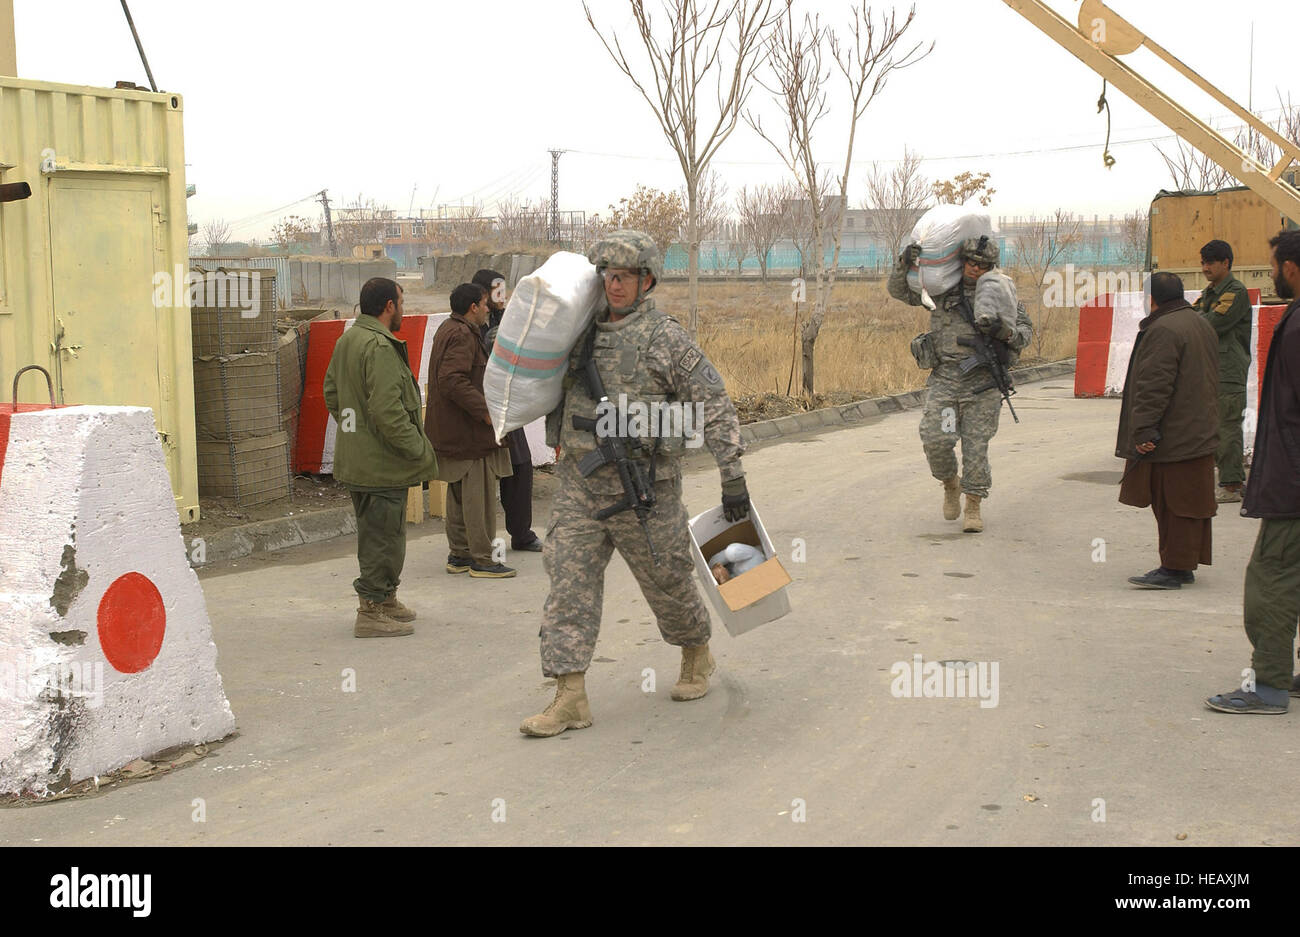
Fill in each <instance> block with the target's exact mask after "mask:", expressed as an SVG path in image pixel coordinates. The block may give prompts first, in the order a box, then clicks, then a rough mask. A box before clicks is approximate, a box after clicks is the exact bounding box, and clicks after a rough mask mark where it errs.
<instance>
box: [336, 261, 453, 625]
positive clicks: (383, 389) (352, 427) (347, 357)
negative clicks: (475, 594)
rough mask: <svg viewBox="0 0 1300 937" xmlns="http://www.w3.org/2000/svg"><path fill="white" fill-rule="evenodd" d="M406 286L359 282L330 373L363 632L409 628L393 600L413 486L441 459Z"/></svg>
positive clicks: (410, 615) (408, 618) (410, 616)
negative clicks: (410, 332) (412, 352)
mask: <svg viewBox="0 0 1300 937" xmlns="http://www.w3.org/2000/svg"><path fill="white" fill-rule="evenodd" d="M402 301H403V300H402V288H401V287H400V286H398V285H397V283H395V282H394V281H393V280H389V279H386V278H384V277H375V278H374V279H371V280H367V281H366V284H365V285H364V286H363V287H361V315H359V316H358V317H357V319H356V321H355V322H354V323H353V325H352V327H351V328H350V329H348V330H347V331H345V332H344V333H343V337H342V338H340V339H339V340H338V344H336V345H335V346H334V355H333V357H331V358H330V363H329V368H328V369H327V370H326V371H325V406H326V407H328V408H329V412H330V415H331V416H333V417H334V419H335V420H336V421H337V422H338V434H337V436H336V437H335V442H334V478H335V480H336V481H337V482H339V484H341V485H343V486H344V487H345V488H347V489H348V490H349V491H351V492H352V506H353V507H354V508H355V509H356V512H357V564H358V566H360V568H361V575H360V576H359V577H358V578H357V579H356V581H355V582H353V583H352V585H353V587H354V588H355V589H356V590H357V595H358V597H359V598H360V601H361V607H360V608H359V609H358V610H357V621H356V626H355V628H354V632H353V633H354V634H355V635H356V636H357V637H358V638H379V637H392V636H396V635H404V634H411V633H412V632H413V631H414V630H415V629H414V628H413V627H412V626H411V624H410V622H412V621H414V620H415V612H413V611H411V610H410V609H409V608H407V607H406V606H405V605H403V604H402V603H401V602H399V601H398V600H397V585H398V583H399V582H400V580H401V577H402V566H403V565H404V564H405V562H406V496H407V489H409V488H410V487H412V486H413V485H419V484H422V483H423V482H425V481H428V480H429V479H430V478H433V477H434V475H435V474H436V473H437V470H438V465H437V461H436V459H435V457H434V454H433V446H432V445H430V444H429V439H428V437H426V436H425V435H424V429H423V428H422V427H421V425H420V388H419V385H418V384H417V383H416V381H415V375H414V374H412V373H411V366H410V359H409V358H408V357H407V350H406V342H404V341H402V340H401V339H400V338H397V337H396V336H395V335H393V333H394V332H396V331H397V330H398V329H400V328H401V326H402Z"/></svg>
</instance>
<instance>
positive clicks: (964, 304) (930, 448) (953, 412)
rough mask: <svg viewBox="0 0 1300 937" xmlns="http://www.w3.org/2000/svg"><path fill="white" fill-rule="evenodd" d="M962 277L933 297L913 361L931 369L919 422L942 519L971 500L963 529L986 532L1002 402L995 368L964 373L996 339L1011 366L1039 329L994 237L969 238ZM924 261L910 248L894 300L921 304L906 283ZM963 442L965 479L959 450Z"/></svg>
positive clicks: (892, 286)
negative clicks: (985, 506)
mask: <svg viewBox="0 0 1300 937" xmlns="http://www.w3.org/2000/svg"><path fill="white" fill-rule="evenodd" d="M960 256H961V260H962V277H961V280H960V281H958V283H957V284H956V285H955V286H953V287H952V288H951V289H949V290H948V291H947V292H945V293H942V294H940V295H939V296H936V297H934V298H933V302H934V308H933V309H932V310H931V312H930V330H929V331H928V332H926V333H924V334H922V335H918V336H917V337H916V338H915V339H914V340H913V342H912V354H913V356H914V357H915V358H916V363H917V365H918V366H919V367H921V368H927V369H930V377H929V379H928V380H927V381H926V394H925V411H924V413H923V415H922V417H921V444H922V446H923V447H924V449H925V457H926V460H927V461H928V462H929V464H930V473H931V474H932V475H934V477H935V478H937V479H938V480H939V481H941V482H942V483H943V516H944V519H945V520H950V521H952V520H956V519H957V517H958V515H960V514H962V510H961V502H960V497H961V494H962V493H963V492H964V493H965V495H966V510H965V515H964V517H963V522H962V529H963V530H964V531H965V532H967V533H979V532H980V531H982V530H983V529H984V520H983V517H982V516H981V513H980V503H981V502H982V501H983V500H984V499H985V498H987V497H988V496H989V489H990V488H991V487H992V484H993V473H992V470H991V468H990V467H989V458H988V447H989V440H991V439H992V438H993V435H994V434H995V433H996V432H997V431H998V417H999V415H1000V414H1001V411H1002V395H1001V392H1000V391H999V390H998V389H997V387H996V384H995V381H994V379H993V374H992V372H991V370H990V367H989V366H988V365H987V364H985V365H980V366H977V367H974V368H971V367H969V366H967V367H965V368H963V363H964V362H966V363H968V362H969V361H970V359H971V356H972V354H973V353H974V351H975V344H976V343H977V342H979V341H982V339H981V337H980V333H983V334H984V335H987V336H989V337H990V338H992V339H993V340H994V345H995V347H996V346H998V345H1000V346H1002V347H1001V348H1000V349H997V351H998V355H999V358H1000V359H1004V362H1005V364H1006V365H1010V364H1013V363H1014V362H1015V359H1016V358H1017V357H1018V356H1019V352H1020V350H1021V349H1022V348H1024V347H1025V346H1026V345H1028V344H1029V341H1030V339H1031V338H1032V337H1033V325H1032V323H1031V322H1030V321H1029V316H1027V315H1026V314H1025V310H1024V306H1022V305H1020V304H1019V303H1018V302H1017V301H1016V288H1015V284H1014V283H1012V281H1011V278H1010V277H1008V276H1005V275H1004V274H1002V273H998V272H995V271H994V269H993V268H994V267H995V266H997V262H998V246H997V244H996V243H995V242H994V241H992V240H991V239H990V238H988V237H980V238H968V239H966V240H965V241H963V242H962V244H961V248H960ZM920 258H921V246H920V245H919V244H911V245H909V246H908V247H907V248H906V249H905V250H904V251H903V253H902V255H901V256H900V257H899V258H898V264H897V265H896V266H895V268H894V271H893V273H892V274H891V275H890V277H889V287H888V288H889V295H891V296H893V297H894V298H895V299H898V300H901V301H902V302H905V303H908V304H909V305H912V306H919V305H922V299H921V293H920V291H918V290H914V289H912V288H911V286H910V285H909V284H908V279H907V274H908V271H909V270H910V269H911V268H912V267H913V266H916V265H917V262H918V261H919V260H920ZM958 439H960V440H961V474H960V475H958V471H957V456H956V453H955V449H956V446H957V441H958Z"/></svg>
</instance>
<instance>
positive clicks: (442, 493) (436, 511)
mask: <svg viewBox="0 0 1300 937" xmlns="http://www.w3.org/2000/svg"><path fill="white" fill-rule="evenodd" d="M429 516H430V517H446V516H447V483H446V482H440V481H438V480H437V479H436V478H435V479H434V480H433V481H431V482H429Z"/></svg>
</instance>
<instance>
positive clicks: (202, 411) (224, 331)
mask: <svg viewBox="0 0 1300 937" xmlns="http://www.w3.org/2000/svg"><path fill="white" fill-rule="evenodd" d="M275 295H276V294H275V274H274V273H273V272H268V271H266V270H257V269H249V270H233V269H228V268H221V269H218V270H215V271H208V270H203V269H202V268H193V269H192V271H191V286H190V321H191V331H192V335H193V347H194V409H195V428H196V431H197V436H198V440H197V442H198V475H199V492H200V494H204V495H214V496H217V497H228V498H234V499H235V502H236V504H238V505H241V506H250V505H256V504H263V503H266V502H268V501H275V500H277V499H279V498H283V497H287V496H291V495H292V485H291V475H290V470H289V437H288V435H287V434H286V432H285V431H284V430H285V426H284V423H283V422H282V410H283V404H282V401H281V397H282V393H283V390H284V387H283V382H282V376H281V366H280V334H279V332H278V331H277V330H276V327H275V310H276V301H275Z"/></svg>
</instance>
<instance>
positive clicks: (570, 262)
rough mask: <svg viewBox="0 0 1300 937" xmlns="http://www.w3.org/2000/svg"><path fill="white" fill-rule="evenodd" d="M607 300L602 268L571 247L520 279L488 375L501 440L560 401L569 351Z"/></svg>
mask: <svg viewBox="0 0 1300 937" xmlns="http://www.w3.org/2000/svg"><path fill="white" fill-rule="evenodd" d="M604 299H605V288H604V284H603V283H602V281H601V278H600V275H599V274H598V273H596V268H595V267H594V266H592V264H591V263H590V262H589V261H588V260H587V258H586V257H583V256H582V255H581V254H572V253H569V252H567V251H561V252H560V253H558V254H552V255H551V256H550V257H549V258H548V259H547V261H546V263H544V264H542V265H541V266H540V267H538V268H537V269H536V270H534V271H533V272H532V273H530V274H529V275H528V276H526V277H524V278H523V279H521V280H520V281H519V283H518V285H517V286H516V287H515V291H514V293H513V294H511V296H510V302H508V303H507V304H506V311H505V314H504V315H503V316H502V319H501V327H500V328H499V329H498V330H497V339H496V344H495V345H494V346H493V347H492V354H491V356H490V357H489V358H488V363H487V370H486V371H485V372H484V375H483V395H484V396H485V397H486V398H487V405H488V412H489V413H490V414H491V416H492V428H493V429H494V430H495V431H496V434H497V439H498V440H501V439H503V438H504V437H505V434H506V433H508V432H510V431H511V430H513V429H518V428H519V427H521V426H524V425H526V424H528V423H531V422H533V421H534V420H536V419H539V418H541V417H544V416H546V414H548V413H550V412H551V411H552V410H554V409H555V407H556V406H557V405H558V404H559V402H560V397H561V396H562V394H563V390H564V389H563V382H564V372H565V371H566V370H567V368H568V358H569V352H570V351H571V350H572V348H573V346H574V344H575V343H576V342H577V340H578V338H579V337H580V336H581V335H582V333H583V332H584V331H585V330H586V328H587V326H588V325H589V324H590V323H591V320H592V319H593V318H594V317H595V315H596V311H597V310H598V309H599V308H600V306H601V303H602V302H603V301H604Z"/></svg>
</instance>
